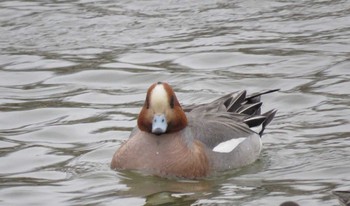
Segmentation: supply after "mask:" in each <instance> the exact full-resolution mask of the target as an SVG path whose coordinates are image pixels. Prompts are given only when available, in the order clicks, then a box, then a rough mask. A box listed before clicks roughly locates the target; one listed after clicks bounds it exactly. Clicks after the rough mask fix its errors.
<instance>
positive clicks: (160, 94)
mask: <svg viewBox="0 0 350 206" xmlns="http://www.w3.org/2000/svg"><path fill="white" fill-rule="evenodd" d="M150 105H151V108H152V109H153V111H154V112H155V113H164V112H165V110H166V109H167V108H169V107H170V105H169V100H168V94H167V92H166V90H165V89H164V86H163V85H162V84H157V85H156V86H155V87H154V88H153V90H152V93H151V98H150Z"/></svg>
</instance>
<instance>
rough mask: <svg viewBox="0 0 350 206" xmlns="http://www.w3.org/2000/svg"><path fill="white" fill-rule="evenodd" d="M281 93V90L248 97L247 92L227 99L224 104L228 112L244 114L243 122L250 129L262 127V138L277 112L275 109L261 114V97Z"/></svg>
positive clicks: (260, 132)
mask: <svg viewBox="0 0 350 206" xmlns="http://www.w3.org/2000/svg"><path fill="white" fill-rule="evenodd" d="M276 91H279V89H273V90H268V91H264V92H259V93H256V94H252V95H250V96H246V93H247V92H246V91H242V92H240V93H238V94H236V95H235V96H234V97H233V95H232V96H230V97H229V98H227V99H226V100H225V102H224V105H225V106H226V108H227V111H228V112H233V113H238V114H243V115H244V119H243V122H244V123H246V124H247V125H248V126H249V127H250V128H252V127H257V126H261V130H260V131H259V132H258V133H259V135H260V136H262V134H263V132H264V130H265V127H266V126H267V125H268V124H269V123H270V122H271V120H272V119H273V118H274V116H275V114H276V112H277V110H276V109H273V110H270V111H268V112H265V113H263V114H261V105H262V102H261V101H260V97H261V96H262V95H264V94H269V93H272V92H276Z"/></svg>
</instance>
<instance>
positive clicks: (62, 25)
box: [0, 0, 350, 206]
mask: <svg viewBox="0 0 350 206" xmlns="http://www.w3.org/2000/svg"><path fill="white" fill-rule="evenodd" d="M0 49H1V51H0V188H1V189H0V205H51V206H53V205H144V204H148V205H157V204H158V205H160V204H164V205H170V204H178V205H190V204H193V205H211V204H222V205H225V204H226V205H242V206H250V205H252V206H254V205H266V206H272V205H279V204H280V203H281V202H283V201H286V200H293V201H296V202H298V203H299V204H300V205H307V206H310V205H311V206H312V205H315V206H316V205H317V206H320V205H322V206H333V205H334V206H336V205H338V202H337V200H336V198H335V197H334V196H333V195H332V194H331V191H332V190H334V189H339V188H347V189H348V188H349V187H350V148H349V146H350V123H349V121H350V107H349V106H350V81H349V77H350V2H349V1H347V0H344V1H338V0H328V1H327V0H324V1H321V0H317V1H314V0H300V1H283V0H262V1H253V0H248V1H236V0H235V1H207V0H204V1H175V0H165V1H160V0H153V1H152V0H149V1H135V0H128V1H126V0H120V1H114V0H80V1H75V0H73V1H68V0H67V1H64V0H62V1H59V0H46V1H34V0H33V1H27V0H18V1H1V2H0ZM156 81H168V82H170V83H171V84H172V85H173V86H174V89H175V90H176V92H177V94H178V98H179V99H180V101H181V103H183V104H189V103H201V102H208V101H210V100H213V99H215V98H217V97H219V96H221V95H223V94H226V93H228V92H231V91H236V90H242V89H246V90H248V91H249V92H257V91H261V90H265V89H273V88H280V89H281V91H280V92H278V93H276V94H271V95H268V96H265V97H264V109H265V110H268V109H271V108H277V109H278V110H279V113H278V115H277V117H276V118H275V119H274V121H273V122H272V123H271V125H270V126H269V127H268V129H267V130H266V135H265V136H264V137H263V142H264V150H263V152H262V155H261V158H260V160H259V161H257V162H256V163H255V164H253V165H251V166H249V167H247V168H244V169H241V170H238V171H232V172H230V173H228V174H222V175H219V176H217V177H212V178H209V179H206V180H200V181H184V180H167V179H162V178H157V177H152V176H144V175H141V174H132V173H128V172H125V173H124V172H123V173H121V172H115V171H112V170H110V169H109V162H110V160H111V157H112V155H113V153H114V152H115V150H116V149H117V148H118V147H119V146H120V144H121V143H122V142H123V141H124V140H125V139H126V138H127V137H128V134H129V131H130V130H131V129H132V127H133V126H134V125H135V122H136V117H137V114H138V112H139V110H140V107H141V106H142V103H143V99H144V97H145V91H146V89H147V88H148V86H149V85H150V84H151V83H153V82H156Z"/></svg>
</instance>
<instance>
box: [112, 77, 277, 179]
mask: <svg viewBox="0 0 350 206" xmlns="http://www.w3.org/2000/svg"><path fill="white" fill-rule="evenodd" d="M275 91H277V90H269V91H266V92H261V93H257V94H253V95H250V96H247V94H246V91H241V92H233V93H230V94H227V95H225V96H223V97H221V98H219V99H217V100H215V101H213V102H211V103H206V104H200V105H190V106H184V107H181V105H180V103H179V101H178V99H177V97H176V95H175V93H174V91H173V89H172V88H171V86H170V85H169V84H168V83H164V82H158V83H155V84H153V85H151V86H150V88H149V89H148V91H147V95H146V100H145V103H144V105H143V107H142V109H141V112H140V114H139V116H138V119H137V126H136V127H135V128H134V129H133V130H132V132H131V134H130V137H129V139H128V140H127V141H126V142H125V143H124V144H123V145H122V146H121V147H120V148H119V149H118V150H117V151H116V153H115V154H114V156H113V159H112V162H111V168H112V169H117V170H138V171H142V172H146V173H148V174H153V175H157V176H162V177H181V178H188V179H196V178H202V177H206V176H208V175H211V174H213V173H215V172H220V171H225V170H230V169H234V168H239V167H243V166H246V165H248V164H251V163H253V162H254V161H256V160H257V159H258V157H259V155H260V152H261V149H262V143H261V136H262V134H263V131H264V129H265V127H266V125H268V124H269V123H270V122H271V120H272V119H273V117H274V116H275V114H276V112H277V110H275V109H273V110H270V111H268V112H266V113H263V114H261V112H260V110H261V109H260V107H261V105H262V102H261V101H260V96H261V95H263V94H267V93H271V92H275ZM258 126H260V127H261V129H260V130H259V131H258V132H255V131H253V130H252V129H251V128H253V127H258Z"/></svg>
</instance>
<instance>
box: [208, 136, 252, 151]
mask: <svg viewBox="0 0 350 206" xmlns="http://www.w3.org/2000/svg"><path fill="white" fill-rule="evenodd" d="M245 139H246V137H240V138H235V139H230V140H227V141H225V142H221V143H220V144H218V145H216V146H215V147H214V148H213V151H214V152H220V153H229V152H231V151H232V150H233V149H234V148H236V147H237V146H238V145H239V144H240V143H241V142H243V141H244V140H245Z"/></svg>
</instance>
